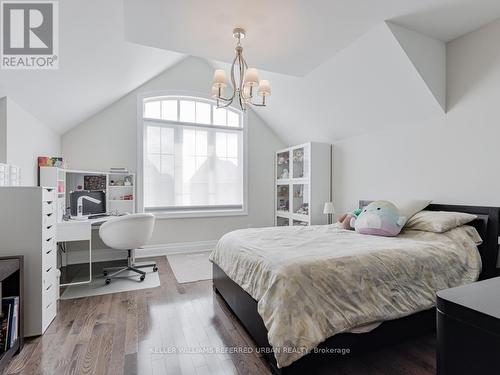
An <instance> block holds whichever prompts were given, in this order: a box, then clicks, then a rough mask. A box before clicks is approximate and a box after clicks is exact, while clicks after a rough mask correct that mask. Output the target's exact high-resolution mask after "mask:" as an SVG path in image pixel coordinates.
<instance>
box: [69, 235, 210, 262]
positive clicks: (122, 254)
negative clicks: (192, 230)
mask: <svg viewBox="0 0 500 375" xmlns="http://www.w3.org/2000/svg"><path fill="white" fill-rule="evenodd" d="M216 244H217V240H214V241H194V242H179V243H169V244H159V245H146V246H143V247H142V248H140V249H138V250H137V251H135V258H137V259H139V258H149V257H156V256H166V255H172V254H188V253H199V252H202V251H211V250H213V249H214V247H215V245H216ZM88 255H89V252H88V250H70V251H68V263H67V264H78V263H88ZM126 257H127V252H126V251H118V250H113V249H92V260H93V261H94V262H106V261H112V260H120V259H126Z"/></svg>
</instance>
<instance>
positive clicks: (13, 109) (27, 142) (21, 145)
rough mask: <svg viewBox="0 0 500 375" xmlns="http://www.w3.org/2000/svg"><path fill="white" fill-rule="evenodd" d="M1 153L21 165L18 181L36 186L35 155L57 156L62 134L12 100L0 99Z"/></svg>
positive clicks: (59, 151)
mask: <svg viewBox="0 0 500 375" xmlns="http://www.w3.org/2000/svg"><path fill="white" fill-rule="evenodd" d="M0 118H1V119H0V129H1V130H0V139H1V140H2V142H1V144H2V145H1V146H0V155H1V157H2V159H3V160H2V161H4V162H6V163H8V164H12V165H16V166H18V167H21V184H22V185H26V186H34V185H37V158H38V156H60V153H61V137H60V136H59V134H57V133H55V132H54V131H53V130H51V129H50V128H48V127H47V126H46V125H45V124H44V123H42V122H41V121H40V120H38V119H37V118H35V117H34V116H33V115H31V114H30V113H29V112H27V111H26V110H24V109H23V108H22V107H21V106H19V105H18V104H17V103H16V102H14V101H13V100H12V99H10V98H8V97H6V98H2V99H1V102H0Z"/></svg>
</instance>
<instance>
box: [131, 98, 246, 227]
mask: <svg viewBox="0 0 500 375" xmlns="http://www.w3.org/2000/svg"><path fill="white" fill-rule="evenodd" d="M153 97H172V98H175V99H178V100H179V99H184V98H185V99H191V100H196V101H202V102H205V103H209V104H212V105H215V104H216V102H215V101H214V100H212V99H209V98H207V97H206V95H203V94H200V93H198V92H191V91H152V92H145V93H141V94H139V95H137V175H136V185H137V209H138V212H144V162H145V160H144V150H145V141H146V137H145V135H144V133H145V127H144V117H143V113H144V112H143V110H144V107H143V105H144V104H143V103H144V100H145V99H149V98H153ZM231 108H232V109H235V110H236V111H237V112H240V113H241V117H240V121H241V125H242V126H243V131H242V134H243V202H242V208H235V209H227V208H223V209H217V208H213V209H206V208H204V209H202V210H196V209H195V208H193V210H185V209H183V210H179V211H171V210H169V211H153V212H151V213H153V214H154V215H155V216H156V218H158V219H176V218H202V217H221V216H244V215H248V137H247V134H248V125H247V114H246V113H245V112H242V111H239V110H238V109H236V108H234V107H231ZM160 121H161V120H160ZM175 123H177V124H181V125H182V124H184V125H188V126H195V125H196V124H193V123H183V122H177V121H175ZM213 127H214V128H217V127H218V126H217V125H213ZM221 128H224V129H231V127H221Z"/></svg>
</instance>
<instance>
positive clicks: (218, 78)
mask: <svg viewBox="0 0 500 375" xmlns="http://www.w3.org/2000/svg"><path fill="white" fill-rule="evenodd" d="M214 86H217V87H226V72H225V71H224V70H223V69H217V70H216V71H215V72H214Z"/></svg>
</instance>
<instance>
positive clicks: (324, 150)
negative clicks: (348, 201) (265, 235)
mask: <svg viewBox="0 0 500 375" xmlns="http://www.w3.org/2000/svg"><path fill="white" fill-rule="evenodd" d="M331 150H332V147H331V145H330V144H327V143H319V142H310V143H304V144H300V145H296V146H292V147H288V148H285V149H282V150H279V151H277V152H276V158H275V177H276V178H275V194H274V196H275V202H274V209H275V215H274V224H275V225H276V226H298V225H316V224H327V216H326V215H324V214H323V205H324V204H325V202H328V201H330V200H331V157H332V155H331Z"/></svg>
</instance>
